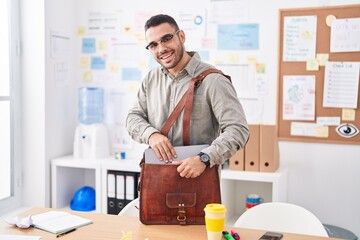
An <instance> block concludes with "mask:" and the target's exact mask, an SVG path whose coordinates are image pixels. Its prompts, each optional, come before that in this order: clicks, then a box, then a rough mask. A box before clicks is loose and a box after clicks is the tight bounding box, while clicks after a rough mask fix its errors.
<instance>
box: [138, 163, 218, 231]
mask: <svg viewBox="0 0 360 240" xmlns="http://www.w3.org/2000/svg"><path fill="white" fill-rule="evenodd" d="M176 168H177V166H175V165H164V164H143V166H142V169H141V175H140V189H141V190H140V221H141V222H142V223H144V224H180V225H186V224H205V213H204V208H205V206H206V204H208V203H221V197H220V196H221V195H220V183H219V173H218V166H214V167H212V168H207V169H206V170H205V171H204V172H203V173H202V174H201V175H200V176H199V177H196V178H183V177H180V175H179V173H178V172H177V170H176Z"/></svg>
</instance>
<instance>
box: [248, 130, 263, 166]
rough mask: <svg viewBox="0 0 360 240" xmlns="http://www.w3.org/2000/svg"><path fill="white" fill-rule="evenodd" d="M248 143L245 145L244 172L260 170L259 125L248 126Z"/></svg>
mask: <svg viewBox="0 0 360 240" xmlns="http://www.w3.org/2000/svg"><path fill="white" fill-rule="evenodd" d="M249 130H250V136H249V141H248V142H247V144H246V145H245V171H255V172H258V171H259V170H260V166H259V164H260V125H249Z"/></svg>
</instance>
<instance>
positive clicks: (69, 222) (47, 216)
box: [31, 211, 92, 234]
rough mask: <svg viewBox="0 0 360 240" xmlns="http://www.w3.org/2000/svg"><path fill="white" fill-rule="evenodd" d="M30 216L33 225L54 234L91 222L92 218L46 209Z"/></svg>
mask: <svg viewBox="0 0 360 240" xmlns="http://www.w3.org/2000/svg"><path fill="white" fill-rule="evenodd" d="M31 218H32V220H33V224H32V225H33V226H34V227H36V228H39V229H42V230H45V231H47V232H51V233H54V234H62V233H66V232H69V231H71V230H73V229H76V228H79V227H82V226H85V225H88V224H91V223H92V220H89V219H86V218H82V217H79V216H77V215H73V214H71V213H69V212H63V211H48V212H45V213H40V214H37V215H33V216H31Z"/></svg>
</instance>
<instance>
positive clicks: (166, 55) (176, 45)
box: [145, 23, 185, 69]
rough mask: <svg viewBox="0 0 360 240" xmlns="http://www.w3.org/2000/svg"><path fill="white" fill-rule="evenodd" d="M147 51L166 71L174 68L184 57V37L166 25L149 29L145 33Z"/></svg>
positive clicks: (180, 32) (181, 33)
mask: <svg viewBox="0 0 360 240" xmlns="http://www.w3.org/2000/svg"><path fill="white" fill-rule="evenodd" d="M145 37H146V41H147V42H148V44H149V45H148V46H149V51H150V52H151V53H152V54H153V56H154V59H155V60H156V61H157V62H158V63H159V64H161V65H162V66H164V67H165V68H166V69H172V68H176V66H177V64H178V63H179V62H180V60H181V58H182V57H183V55H184V46H183V43H184V40H185V37H184V35H183V32H182V31H176V30H175V28H174V27H173V26H171V25H170V24H168V23H163V24H160V25H158V26H156V27H151V28H149V29H148V30H147V31H146V33H145Z"/></svg>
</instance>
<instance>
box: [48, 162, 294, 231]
mask: <svg viewBox="0 0 360 240" xmlns="http://www.w3.org/2000/svg"><path fill="white" fill-rule="evenodd" d="M139 161H140V160H139V159H126V160H114V159H113V158H111V157H109V158H104V159H97V160H86V159H75V158H73V156H65V157H61V158H57V159H53V160H52V161H51V168H52V175H51V179H52V189H51V193H52V207H56V208H63V207H68V205H69V203H70V201H71V199H72V197H73V195H74V193H75V192H76V190H77V189H79V188H81V187H83V186H85V185H88V186H92V187H94V188H95V189H96V212H101V213H107V171H108V170H114V171H127V172H140V167H139ZM209 187H211V186H209ZM286 188H287V171H286V170H285V169H279V170H278V171H276V172H274V173H265V172H249V171H234V170H227V169H223V170H222V171H221V195H222V196H221V197H222V202H223V204H224V205H225V206H226V207H227V215H226V224H227V225H228V226H231V225H233V224H234V223H235V221H236V220H237V218H238V217H239V216H240V215H241V214H242V213H243V212H244V211H245V200H246V195H247V194H249V193H255V194H258V195H260V196H261V197H262V198H263V201H264V202H271V201H276V202H277V201H279V202H286V201H287V189H286Z"/></svg>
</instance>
